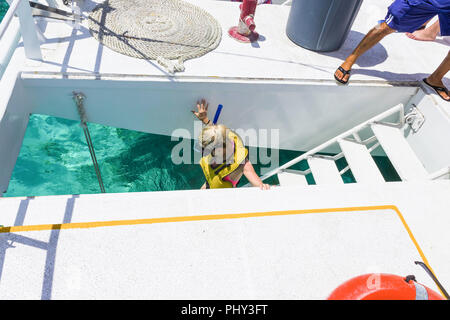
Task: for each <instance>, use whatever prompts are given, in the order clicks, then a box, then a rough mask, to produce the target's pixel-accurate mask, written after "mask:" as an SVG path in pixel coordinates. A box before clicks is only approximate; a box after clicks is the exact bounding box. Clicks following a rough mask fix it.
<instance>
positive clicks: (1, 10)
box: [0, 0, 9, 22]
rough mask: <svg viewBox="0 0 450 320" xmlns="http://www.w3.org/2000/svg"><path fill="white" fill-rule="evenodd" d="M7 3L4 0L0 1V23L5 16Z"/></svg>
mask: <svg viewBox="0 0 450 320" xmlns="http://www.w3.org/2000/svg"><path fill="white" fill-rule="evenodd" d="M8 8H9V6H8V3H7V2H6V0H0V22H1V21H2V19H3V17H4V16H5V14H6V11H8Z"/></svg>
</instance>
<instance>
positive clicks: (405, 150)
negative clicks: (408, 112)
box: [371, 124, 428, 181]
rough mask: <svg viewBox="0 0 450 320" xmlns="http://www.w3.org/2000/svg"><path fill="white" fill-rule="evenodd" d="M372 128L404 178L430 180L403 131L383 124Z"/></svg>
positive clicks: (374, 125)
mask: <svg viewBox="0 0 450 320" xmlns="http://www.w3.org/2000/svg"><path fill="white" fill-rule="evenodd" d="M371 128H372V130H373V132H374V133H375V136H376V137H377V139H378V141H379V142H380V144H381V146H382V147H383V149H384V152H386V155H387V156H388V158H389V160H390V161H391V163H392V165H393V166H394V168H395V170H396V171H397V173H398V175H399V176H400V178H402V180H407V181H410V180H428V173H427V171H426V170H425V168H424V167H423V165H422V163H421V162H420V160H419V159H418V158H417V156H416V155H415V153H414V151H413V150H412V149H411V147H410V145H409V144H408V142H407V141H406V139H405V137H404V136H403V131H402V130H400V129H398V128H395V127H390V126H387V125H382V124H372V125H371Z"/></svg>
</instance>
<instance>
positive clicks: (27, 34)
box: [0, 0, 42, 60]
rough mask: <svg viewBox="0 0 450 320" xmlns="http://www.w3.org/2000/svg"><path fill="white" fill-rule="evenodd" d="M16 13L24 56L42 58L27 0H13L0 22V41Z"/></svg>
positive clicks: (35, 58)
mask: <svg viewBox="0 0 450 320" xmlns="http://www.w3.org/2000/svg"><path fill="white" fill-rule="evenodd" d="M15 14H17V16H18V18H19V23H20V32H21V34H22V38H23V45H24V48H25V56H26V57H27V58H28V59H34V60H42V53H41V46H40V43H39V39H38V36H37V33H36V26H35V24H34V19H33V16H32V14H31V8H30V6H29V4H28V0H14V1H13V2H12V3H11V4H10V7H9V9H8V11H7V12H6V14H5V16H4V17H3V20H2V22H1V23H0V41H1V39H2V37H3V36H4V34H5V33H6V31H7V30H8V27H9V25H10V24H11V21H12V19H13V17H14V15H15Z"/></svg>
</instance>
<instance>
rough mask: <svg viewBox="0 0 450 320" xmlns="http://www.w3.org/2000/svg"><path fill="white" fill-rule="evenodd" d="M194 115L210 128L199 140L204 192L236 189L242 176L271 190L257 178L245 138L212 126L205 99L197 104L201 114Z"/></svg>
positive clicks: (255, 185) (218, 126) (217, 126)
mask: <svg viewBox="0 0 450 320" xmlns="http://www.w3.org/2000/svg"><path fill="white" fill-rule="evenodd" d="M192 113H194V115H195V116H196V117H197V118H198V119H199V120H201V121H202V122H203V124H205V125H206V126H205V127H204V128H203V130H202V132H201V134H200V136H199V144H200V146H201V148H202V158H201V160H200V166H201V167H202V170H203V174H204V175H205V179H206V182H205V184H204V185H203V186H202V189H209V188H211V189H215V188H235V187H236V186H237V184H238V183H239V180H240V179H241V177H242V175H245V177H246V178H247V179H248V181H249V182H250V183H251V184H252V186H254V187H259V188H261V189H269V188H270V186H269V185H268V184H265V183H263V182H262V181H261V179H260V178H259V176H258V175H257V174H256V172H255V169H254V168H253V165H252V164H251V162H250V160H249V159H248V150H247V149H246V148H245V146H244V144H243V143H242V140H241V138H240V137H239V136H238V135H237V134H236V133H234V132H233V131H232V130H230V129H229V128H227V127H226V126H224V125H221V124H219V125H213V124H211V120H209V119H208V116H207V113H208V103H207V102H206V101H205V100H204V99H203V100H201V101H199V102H198V103H197V112H196V111H192Z"/></svg>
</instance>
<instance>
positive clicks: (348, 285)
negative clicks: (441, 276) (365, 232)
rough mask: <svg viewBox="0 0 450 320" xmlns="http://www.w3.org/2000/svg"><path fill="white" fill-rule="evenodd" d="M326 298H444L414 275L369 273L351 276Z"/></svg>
mask: <svg viewBox="0 0 450 320" xmlns="http://www.w3.org/2000/svg"><path fill="white" fill-rule="evenodd" d="M327 299H328V300H444V298H443V297H442V296H441V295H440V294H438V293H436V292H435V291H433V290H431V289H430V288H427V287H425V286H424V285H422V284H420V283H417V282H416V281H415V278H414V276H407V277H400V276H397V275H394V274H386V273H369V274H364V275H361V276H357V277H355V278H352V279H350V280H348V281H346V282H344V283H343V284H341V285H340V286H339V287H337V288H336V289H335V290H334V291H333V292H332V293H331V294H330V295H329V297H328V298H327Z"/></svg>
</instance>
